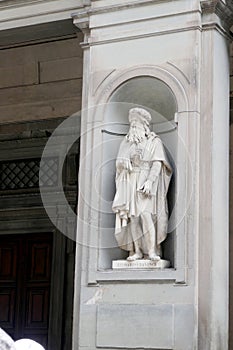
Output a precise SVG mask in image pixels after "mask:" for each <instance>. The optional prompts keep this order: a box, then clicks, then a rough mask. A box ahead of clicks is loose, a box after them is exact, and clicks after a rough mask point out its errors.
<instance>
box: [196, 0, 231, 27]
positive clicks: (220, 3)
mask: <svg viewBox="0 0 233 350" xmlns="http://www.w3.org/2000/svg"><path fill="white" fill-rule="evenodd" d="M201 9H202V13H203V14H207V15H208V14H216V15H217V16H218V18H219V19H220V20H221V24H222V26H223V28H224V29H225V30H226V31H227V32H230V29H231V27H232V25H233V0H225V1H224V0H203V1H201Z"/></svg>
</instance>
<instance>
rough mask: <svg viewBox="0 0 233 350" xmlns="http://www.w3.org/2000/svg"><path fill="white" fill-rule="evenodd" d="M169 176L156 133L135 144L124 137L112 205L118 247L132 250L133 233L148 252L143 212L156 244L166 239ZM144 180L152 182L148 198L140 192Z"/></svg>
mask: <svg viewBox="0 0 233 350" xmlns="http://www.w3.org/2000/svg"><path fill="white" fill-rule="evenodd" d="M171 176H172V168H171V166H170V164H169V162H168V159H167V156H166V153H165V150H164V147H163V144H162V141H161V139H160V138H159V137H158V136H157V135H156V134H155V133H153V132H152V133H151V134H150V135H149V137H148V138H147V137H145V139H144V140H143V141H142V142H140V143H138V144H136V143H130V142H129V141H127V139H126V137H125V138H124V140H123V141H122V143H121V145H120V148H119V152H118V156H117V160H116V193H115V197H114V201H113V205H112V210H113V212H115V213H116V226H115V237H116V240H117V242H118V245H119V247H121V248H122V249H124V250H127V251H133V250H134V246H133V242H134V240H135V234H136V235H137V239H138V241H139V243H140V244H141V249H142V251H143V252H144V254H147V253H148V252H147V251H146V249H147V248H146V244H145V239H144V235H145V232H143V227H142V223H141V220H140V215H141V214H142V213H143V212H149V213H150V214H151V216H152V219H153V222H154V225H155V232H156V245H160V243H162V242H163V241H164V240H165V238H166V236H167V224H168V206H167V191H168V187H169V183H170V179H171ZM147 180H150V181H151V182H152V189H151V193H150V196H146V195H145V194H144V193H143V192H142V187H143V185H144V183H145V182H146V181H147ZM133 222H134V225H133ZM135 223H136V225H135ZM135 227H137V229H136V231H137V232H135Z"/></svg>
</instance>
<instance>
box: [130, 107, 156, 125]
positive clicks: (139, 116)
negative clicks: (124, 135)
mask: <svg viewBox="0 0 233 350" xmlns="http://www.w3.org/2000/svg"><path fill="white" fill-rule="evenodd" d="M135 119H136V120H140V121H141V122H143V123H145V124H146V125H147V126H148V125H150V122H151V114H150V113H149V112H148V111H147V110H145V109H144V108H139V107H134V108H131V109H130V110H129V122H130V123H131V121H133V120H135Z"/></svg>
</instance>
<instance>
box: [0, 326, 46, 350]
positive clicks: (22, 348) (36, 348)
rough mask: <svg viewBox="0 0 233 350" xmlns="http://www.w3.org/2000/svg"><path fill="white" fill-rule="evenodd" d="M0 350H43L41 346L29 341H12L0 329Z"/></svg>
mask: <svg viewBox="0 0 233 350" xmlns="http://www.w3.org/2000/svg"><path fill="white" fill-rule="evenodd" d="M0 350H45V349H44V348H43V346H41V345H40V344H38V343H37V342H35V341H34V340H31V339H20V340H17V341H15V342H14V340H13V339H12V338H11V337H10V336H9V335H8V334H7V333H6V332H5V331H4V330H3V329H2V328H0Z"/></svg>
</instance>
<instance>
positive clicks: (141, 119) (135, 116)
mask: <svg viewBox="0 0 233 350" xmlns="http://www.w3.org/2000/svg"><path fill="white" fill-rule="evenodd" d="M150 121H151V115H150V113H149V112H148V111H146V110H145V109H143V108H139V107H135V108H131V109H130V110H129V122H130V128H129V132H128V134H127V135H126V140H127V141H128V142H130V143H140V142H142V141H143V140H144V139H145V138H147V137H149V136H150V135H151V132H150V129H149V124H150Z"/></svg>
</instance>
